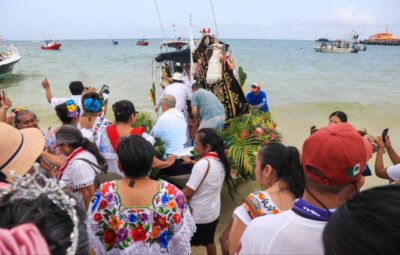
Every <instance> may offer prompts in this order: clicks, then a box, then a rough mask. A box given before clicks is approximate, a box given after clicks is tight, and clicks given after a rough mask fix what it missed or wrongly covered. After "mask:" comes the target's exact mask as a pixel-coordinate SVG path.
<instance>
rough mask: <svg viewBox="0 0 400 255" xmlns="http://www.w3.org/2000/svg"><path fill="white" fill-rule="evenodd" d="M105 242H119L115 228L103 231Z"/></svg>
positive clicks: (112, 243)
mask: <svg viewBox="0 0 400 255" xmlns="http://www.w3.org/2000/svg"><path fill="white" fill-rule="evenodd" d="M103 239H104V243H106V244H111V245H114V244H115V243H116V242H117V235H116V234H115V232H114V230H112V229H109V230H105V231H104V233H103Z"/></svg>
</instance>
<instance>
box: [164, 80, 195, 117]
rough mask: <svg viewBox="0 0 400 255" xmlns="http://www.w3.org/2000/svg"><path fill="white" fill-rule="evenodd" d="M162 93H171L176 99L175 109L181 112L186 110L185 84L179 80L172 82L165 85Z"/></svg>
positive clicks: (186, 95)
mask: <svg viewBox="0 0 400 255" xmlns="http://www.w3.org/2000/svg"><path fill="white" fill-rule="evenodd" d="M163 95H173V96H174V97H175V100H176V105H175V109H177V110H178V111H181V112H183V111H186V98H187V97H188V94H187V89H186V85H185V84H183V83H180V82H176V83H172V84H170V85H168V86H167V87H165V89H164V92H163ZM161 98H162V96H161V97H160V99H161Z"/></svg>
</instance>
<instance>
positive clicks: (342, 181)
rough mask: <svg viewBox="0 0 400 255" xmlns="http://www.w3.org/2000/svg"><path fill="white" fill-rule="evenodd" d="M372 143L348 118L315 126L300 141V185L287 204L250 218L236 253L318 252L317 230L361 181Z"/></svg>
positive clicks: (355, 191)
mask: <svg viewBox="0 0 400 255" xmlns="http://www.w3.org/2000/svg"><path fill="white" fill-rule="evenodd" d="M371 154H372V145H371V144H368V143H365V142H364V138H363V137H361V136H360V135H359V133H358V132H357V131H356V130H355V129H354V128H353V127H352V126H351V125H349V124H347V123H340V124H337V125H333V126H329V127H325V128H322V129H319V130H318V131H316V132H315V133H314V134H312V135H311V136H310V137H309V138H307V140H306V141H305V142H304V144H303V154H302V155H303V158H302V161H303V169H304V173H305V177H306V178H305V179H306V183H305V184H306V187H305V191H304V194H303V197H302V198H298V199H296V200H295V202H294V205H293V207H292V208H291V209H290V210H288V211H285V212H282V213H280V214H276V215H267V216H262V217H259V218H256V219H254V220H253V221H251V223H250V224H249V225H248V226H247V228H246V230H245V232H244V234H243V236H242V239H241V245H240V246H239V254H323V246H322V231H323V229H324V227H325V225H326V223H327V221H328V220H329V218H330V216H331V214H332V213H334V211H335V209H336V208H337V207H338V206H340V205H341V204H342V203H344V202H345V201H346V200H348V199H350V198H351V197H352V196H354V195H355V194H356V193H357V192H358V190H359V189H360V187H361V186H362V185H363V183H364V177H363V176H362V172H363V171H364V167H365V164H366V161H367V160H368V159H369V158H370V156H371Z"/></svg>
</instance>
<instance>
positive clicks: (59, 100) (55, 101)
mask: <svg viewBox="0 0 400 255" xmlns="http://www.w3.org/2000/svg"><path fill="white" fill-rule="evenodd" d="M69 99H72V100H74V101H75V104H76V105H77V106H79V110H80V114H79V115H80V116H82V114H83V108H82V96H81V95H78V96H71V97H69V98H56V97H53V98H52V99H51V100H50V103H51V106H52V107H53V108H56V106H57V105H59V104H62V103H65V102H67V100H69Z"/></svg>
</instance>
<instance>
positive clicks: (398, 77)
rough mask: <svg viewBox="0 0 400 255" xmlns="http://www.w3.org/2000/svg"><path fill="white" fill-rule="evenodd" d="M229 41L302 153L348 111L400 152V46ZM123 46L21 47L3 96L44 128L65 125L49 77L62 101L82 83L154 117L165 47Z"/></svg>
mask: <svg viewBox="0 0 400 255" xmlns="http://www.w3.org/2000/svg"><path fill="white" fill-rule="evenodd" d="M222 40H223V41H225V42H226V43H228V44H230V45H231V47H232V50H233V53H234V56H235V58H236V63H237V65H240V66H243V68H244V70H245V71H246V72H247V74H248V81H247V83H248V84H249V83H250V82H251V81H258V82H260V83H261V84H262V89H264V90H266V92H267V94H268V100H269V105H270V109H271V111H272V114H273V117H274V119H275V120H276V121H277V122H278V127H279V128H280V130H281V131H282V132H283V135H284V139H285V142H286V143H288V144H292V145H296V146H298V147H301V144H302V142H303V141H304V139H305V138H306V137H307V135H308V132H309V127H310V126H312V125H317V127H319V126H323V125H325V124H326V123H327V119H328V115H329V114H330V113H331V112H333V111H335V110H343V111H345V112H346V113H348V116H349V121H350V122H351V123H352V124H354V125H355V126H356V127H357V128H359V129H361V128H366V129H367V130H368V131H369V132H371V133H372V134H374V135H377V134H379V133H380V132H381V130H382V129H383V128H385V127H389V128H390V131H389V134H391V136H392V140H393V143H395V144H396V145H400V142H399V141H400V135H399V133H400V111H399V110H400V100H399V98H400V97H399V95H400V47H388V46H386V47H385V46H368V48H367V51H365V52H359V53H358V54H332V53H317V52H314V50H313V49H312V47H313V46H316V45H315V43H314V42H313V41H284V40H229V39H226V40H224V39H222ZM119 42H120V44H119V45H112V43H111V40H81V41H79V40H74V41H61V43H62V47H61V50H60V51H43V50H41V49H40V45H41V42H27V41H24V42H22V41H21V42H15V45H16V46H17V48H18V50H19V52H20V54H21V56H22V60H21V61H20V62H19V63H18V64H17V65H16V66H15V69H14V71H13V74H12V75H11V76H9V77H8V78H7V79H5V80H1V81H0V89H4V90H5V91H6V93H7V94H9V95H10V96H11V97H12V99H13V102H14V106H29V107H30V108H32V109H33V110H34V111H36V112H37V113H38V116H39V118H40V121H41V126H42V127H47V126H49V125H54V124H55V123H56V122H57V121H56V118H55V117H54V114H52V109H51V107H50V105H49V104H48V103H47V101H46V99H45V95H44V91H43V89H42V87H41V85H40V82H41V80H42V79H43V77H48V80H49V82H50V84H51V86H52V90H53V95H54V96H55V97H63V96H67V95H68V94H69V91H68V84H69V82H70V81H72V80H82V81H83V82H84V84H85V85H91V86H96V87H98V88H100V87H101V85H102V84H108V85H109V86H110V91H111V99H110V100H111V103H112V102H114V101H116V100H120V99H129V100H131V101H133V102H134V104H135V106H136V108H138V109H139V110H145V109H149V110H151V109H152V105H151V103H150V102H149V100H148V96H147V92H148V89H149V88H150V86H151V83H152V60H153V59H154V57H155V56H156V55H157V54H158V53H159V52H160V48H159V43H160V42H161V40H150V45H149V46H148V47H140V46H136V45H135V42H136V40H135V39H132V40H119ZM245 90H246V92H247V91H248V90H249V85H247V86H246V87H245ZM110 118H111V116H110ZM397 148H399V150H400V146H397Z"/></svg>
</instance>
